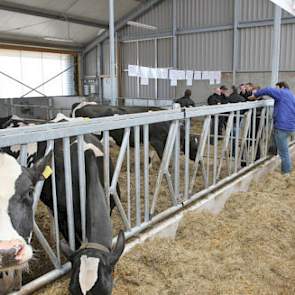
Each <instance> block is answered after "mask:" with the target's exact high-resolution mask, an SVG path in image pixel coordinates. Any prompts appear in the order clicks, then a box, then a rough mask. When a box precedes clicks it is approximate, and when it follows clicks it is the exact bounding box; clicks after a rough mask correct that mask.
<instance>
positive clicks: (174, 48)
mask: <svg viewBox="0 0 295 295" xmlns="http://www.w3.org/2000/svg"><path fill="white" fill-rule="evenodd" d="M172 5H173V6H172V17H173V19H172V35H173V39H172V46H173V47H172V58H173V61H172V63H173V67H174V68H177V36H176V0H173V3H172Z"/></svg>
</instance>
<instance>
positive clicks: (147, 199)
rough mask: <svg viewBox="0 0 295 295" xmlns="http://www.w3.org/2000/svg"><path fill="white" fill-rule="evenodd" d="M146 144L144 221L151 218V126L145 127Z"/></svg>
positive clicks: (144, 138)
mask: <svg viewBox="0 0 295 295" xmlns="http://www.w3.org/2000/svg"><path fill="white" fill-rule="evenodd" d="M143 143H144V221H149V218H150V216H149V215H150V188H149V125H148V124H146V125H144V126H143Z"/></svg>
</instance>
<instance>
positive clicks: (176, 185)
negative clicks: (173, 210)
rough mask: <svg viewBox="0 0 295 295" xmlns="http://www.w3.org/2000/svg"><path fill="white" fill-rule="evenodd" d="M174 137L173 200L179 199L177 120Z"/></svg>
mask: <svg viewBox="0 0 295 295" xmlns="http://www.w3.org/2000/svg"><path fill="white" fill-rule="evenodd" d="M176 125H177V129H176V137H175V142H174V194H175V200H178V199H179V150H180V147H179V144H180V135H179V121H178V120H177V121H176Z"/></svg>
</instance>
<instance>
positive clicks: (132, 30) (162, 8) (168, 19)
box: [121, 0, 172, 37]
mask: <svg viewBox="0 0 295 295" xmlns="http://www.w3.org/2000/svg"><path fill="white" fill-rule="evenodd" d="M135 21H137V22H139V23H143V24H147V25H152V26H156V27H157V28H158V30H157V31H158V32H163V31H168V30H171V28H172V0H166V1H163V2H162V3H160V4H159V5H157V6H155V8H153V9H151V10H150V11H149V12H147V13H146V14H145V15H143V16H141V17H139V18H138V19H136V20H135ZM157 31H150V30H147V29H142V28H136V27H131V26H126V28H125V29H123V30H122V31H121V36H124V37H128V36H130V35H140V34H142V33H143V34H144V33H146V34H147V33H151V32H157Z"/></svg>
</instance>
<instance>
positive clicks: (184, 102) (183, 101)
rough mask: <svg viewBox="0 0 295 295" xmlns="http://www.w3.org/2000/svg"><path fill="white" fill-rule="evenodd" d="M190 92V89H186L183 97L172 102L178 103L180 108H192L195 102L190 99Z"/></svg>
mask: <svg viewBox="0 0 295 295" xmlns="http://www.w3.org/2000/svg"><path fill="white" fill-rule="evenodd" d="M191 96H192V92H191V90H190V89H186V90H185V92H184V96H183V97H181V98H177V99H175V100H174V102H175V103H179V104H180V106H181V107H182V108H188V107H194V106H196V104H195V102H194V101H193V100H192V99H191Z"/></svg>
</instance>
